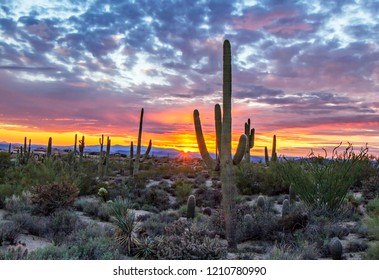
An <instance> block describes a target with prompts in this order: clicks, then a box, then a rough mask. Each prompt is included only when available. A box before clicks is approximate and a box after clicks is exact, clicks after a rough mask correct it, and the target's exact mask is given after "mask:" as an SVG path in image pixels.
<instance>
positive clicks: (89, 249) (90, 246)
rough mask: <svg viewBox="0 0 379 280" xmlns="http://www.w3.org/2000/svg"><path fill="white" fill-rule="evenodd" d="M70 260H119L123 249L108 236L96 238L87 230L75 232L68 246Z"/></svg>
mask: <svg viewBox="0 0 379 280" xmlns="http://www.w3.org/2000/svg"><path fill="white" fill-rule="evenodd" d="M68 253H69V256H70V259H75V260H118V259H121V258H122V256H121V248H120V246H119V245H118V244H117V242H115V240H114V239H112V238H111V237H107V236H99V235H97V236H94V235H93V233H92V232H91V230H89V231H88V230H87V229H86V228H84V229H81V230H79V231H76V232H74V234H73V236H72V241H71V242H70V243H69V244H68Z"/></svg>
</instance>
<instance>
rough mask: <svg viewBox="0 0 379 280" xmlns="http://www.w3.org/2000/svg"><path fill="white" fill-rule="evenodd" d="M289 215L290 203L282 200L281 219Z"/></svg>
mask: <svg viewBox="0 0 379 280" xmlns="http://www.w3.org/2000/svg"><path fill="white" fill-rule="evenodd" d="M289 213H290V202H289V200H288V199H285V200H283V205H282V217H284V216H287V215H288V214H289Z"/></svg>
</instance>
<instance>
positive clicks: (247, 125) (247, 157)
mask: <svg viewBox="0 0 379 280" xmlns="http://www.w3.org/2000/svg"><path fill="white" fill-rule="evenodd" d="M245 135H246V136H247V138H248V141H247V143H246V150H245V161H246V162H250V150H251V149H252V148H254V136H255V129H254V128H251V129H250V119H247V122H246V123H245Z"/></svg>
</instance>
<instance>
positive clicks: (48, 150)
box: [46, 137, 53, 158]
mask: <svg viewBox="0 0 379 280" xmlns="http://www.w3.org/2000/svg"><path fill="white" fill-rule="evenodd" d="M52 143H53V138H51V137H49V142H48V143H47V152H46V155H47V158H49V157H51V150H52Z"/></svg>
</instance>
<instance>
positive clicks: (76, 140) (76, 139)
mask: <svg viewBox="0 0 379 280" xmlns="http://www.w3.org/2000/svg"><path fill="white" fill-rule="evenodd" d="M77 142H78V134H75V142H74V155H76V143H77Z"/></svg>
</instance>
